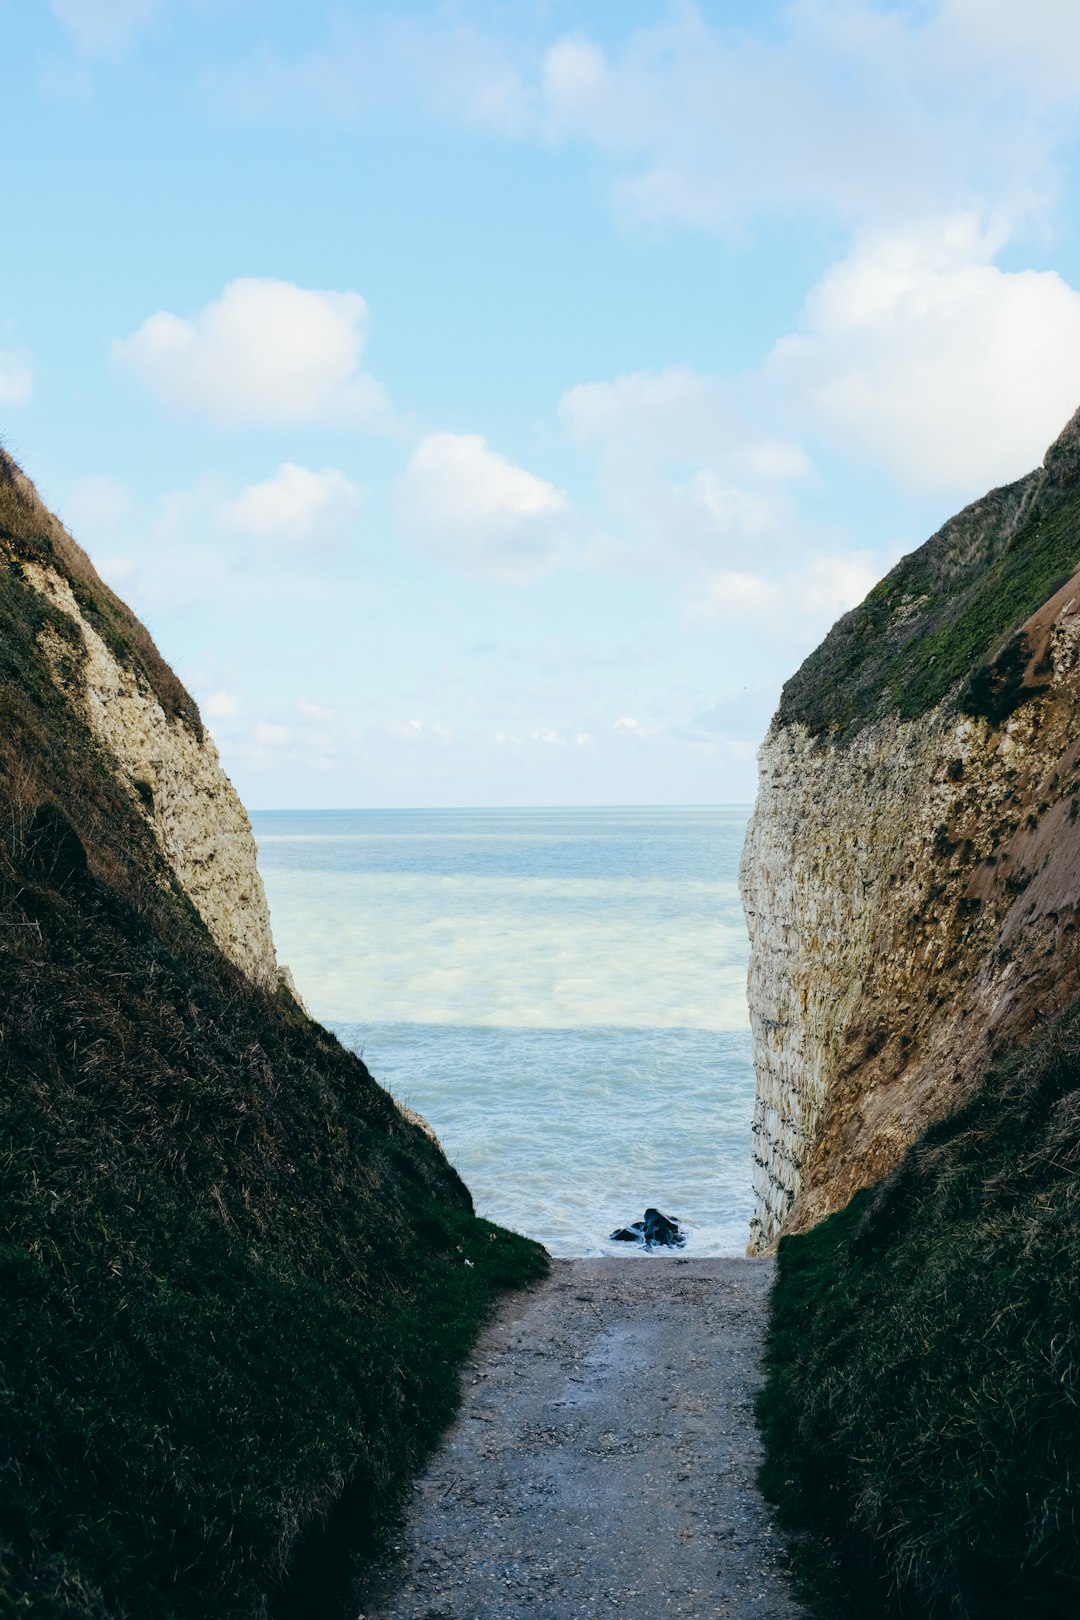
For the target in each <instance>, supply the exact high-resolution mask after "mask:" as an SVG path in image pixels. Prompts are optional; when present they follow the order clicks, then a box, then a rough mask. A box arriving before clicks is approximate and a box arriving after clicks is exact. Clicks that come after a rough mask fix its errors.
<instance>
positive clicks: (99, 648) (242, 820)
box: [23, 563, 278, 990]
mask: <svg viewBox="0 0 1080 1620" xmlns="http://www.w3.org/2000/svg"><path fill="white" fill-rule="evenodd" d="M23 576H24V578H25V579H26V580H27V581H28V583H29V584H30V585H32V586H33V588H34V589H35V590H36V591H38V592H40V594H41V595H42V596H43V597H45V598H46V600H47V601H48V602H50V603H51V604H52V606H53V607H56V608H59V609H60V611H61V612H62V613H65V614H67V616H68V617H69V618H70V619H71V620H72V622H73V623H74V625H75V626H76V628H77V630H78V633H79V636H80V638H81V640H82V644H83V649H84V656H83V657H82V658H81V659H80V660H78V665H77V671H78V672H77V674H75V675H74V677H72V676H71V675H69V674H66V673H65V666H66V665H67V663H68V661H69V659H70V645H69V644H68V643H66V642H65V641H63V640H61V639H60V638H59V637H58V636H57V635H56V633H55V631H52V630H50V629H48V628H46V629H45V630H43V631H42V633H41V639H42V647H43V650H44V651H45V652H46V654H47V655H48V656H49V659H50V662H51V664H52V666H53V669H54V673H55V674H56V677H57V679H58V680H61V681H64V683H65V685H66V689H67V691H68V695H69V697H70V699H71V701H72V702H73V703H74V704H75V705H76V706H77V707H78V708H79V710H80V712H81V714H82V715H83V717H84V718H85V719H86V720H87V721H88V722H89V725H90V729H91V731H92V732H93V734H94V736H95V737H96V738H97V740H98V742H99V743H100V744H101V746H102V747H103V748H104V749H106V750H107V752H108V754H109V756H110V758H111V759H112V760H113V761H114V762H115V770H116V772H117V774H118V775H119V776H120V777H121V779H122V780H123V781H124V782H125V783H126V784H127V787H128V791H129V793H130V795H131V799H132V802H133V803H134V804H135V806H136V808H137V809H138V810H139V812H140V813H141V814H142V816H143V817H144V818H145V820H146V822H147V825H148V826H149V827H150V829H151V831H152V832H153V835H154V837H155V839H156V841H157V843H158V845H159V846H160V849H161V852H162V854H163V855H164V857H165V860H166V862H167V863H168V866H169V868H170V869H171V871H172V872H173V873H174V875H175V877H176V879H177V881H178V882H179V884H180V887H181V888H182V889H183V890H184V892H185V893H186V894H187V896H188V898H189V899H190V900H191V901H192V903H193V904H194V906H195V909H196V910H197V911H198V913H199V915H200V917H201V918H202V920H203V922H204V923H205V924H206V926H207V928H208V929H209V931H210V935H211V937H212V939H213V940H214V943H215V944H216V945H217V946H218V948H219V950H221V951H222V952H223V954H224V955H225V956H227V957H228V958H229V960H230V962H232V963H234V964H235V966H236V967H238V968H240V969H241V971H242V972H244V973H245V974H246V975H247V977H248V978H249V979H250V980H251V981H252V982H253V983H254V984H257V985H259V986H261V987H262V988H263V989H265V990H272V989H274V988H275V986H276V985H277V982H278V967H277V960H276V957H275V954H274V940H273V935H272V933H271V931H270V913H269V910H268V908H267V904H266V894H265V892H264V890H263V885H262V879H261V878H260V876H259V873H258V869H257V867H256V864H255V839H254V837H253V836H252V831H251V824H250V822H249V821H248V818H247V813H246V812H245V810H244V807H243V805H242V804H241V803H240V800H239V798H238V797H237V794H236V790H235V789H234V787H233V785H232V783H231V782H230V781H229V779H228V777H227V776H226V775H225V772H224V771H223V770H222V768H221V764H220V762H219V760H218V754H217V749H216V748H215V747H214V744H213V740H212V739H211V738H210V737H209V736H208V734H207V733H206V732H204V731H201V730H200V731H196V730H195V728H194V727H193V726H192V725H191V723H190V722H189V721H188V720H187V719H186V718H185V717H183V716H181V715H173V716H171V717H170V716H169V715H167V714H166V713H165V710H164V709H163V707H162V705H161V702H160V701H159V699H158V698H157V696H156V695H155V693H154V692H153V690H152V689H151V688H150V685H149V683H148V682H147V681H146V680H145V679H144V678H140V672H139V670H138V669H137V668H135V667H132V666H130V665H129V666H127V667H125V665H124V664H122V663H121V662H120V660H119V659H118V658H117V657H116V655H115V654H114V653H112V652H111V651H110V649H109V647H108V646H107V645H106V643H105V641H104V639H103V637H102V636H101V635H100V634H99V632H98V631H97V630H96V629H95V628H94V626H93V625H92V624H91V623H89V621H88V620H87V618H86V617H85V616H84V615H83V613H82V611H81V610H80V607H79V603H78V601H77V600H76V598H75V594H74V592H73V590H72V588H71V585H70V583H69V582H68V580H67V579H65V578H64V577H63V575H61V574H59V573H58V572H57V571H56V569H54V568H46V567H43V566H42V565H41V564H37V563H27V564H25V565H24V568H23Z"/></svg>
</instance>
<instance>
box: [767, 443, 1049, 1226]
mask: <svg viewBox="0 0 1080 1620" xmlns="http://www.w3.org/2000/svg"><path fill="white" fill-rule="evenodd" d="M1078 436H1080V435H1078V425H1077V422H1076V421H1075V419H1074V422H1073V423H1071V424H1070V426H1069V428H1068V429H1067V430H1066V433H1065V434H1064V435H1063V436H1062V439H1061V440H1059V441H1058V443H1057V444H1056V445H1055V446H1054V447H1052V449H1051V451H1050V452H1049V453H1048V456H1047V460H1046V463H1045V466H1044V468H1042V469H1040V470H1039V471H1038V472H1037V473H1035V474H1032V475H1031V476H1030V477H1029V478H1028V479H1025V480H1022V481H1021V483H1020V484H1017V485H1014V486H1011V488H1010V489H1008V490H1005V491H997V492H995V493H994V494H993V495H991V496H989V497H987V499H986V501H984V502H981V503H977V504H976V506H974V507H972V508H969V509H968V510H967V511H966V512H965V513H962V514H961V515H960V517H959V518H958V519H955V520H953V523H952V524H950V525H946V528H945V529H944V530H942V531H941V533H940V534H939V535H937V536H935V537H934V539H933V540H932V541H930V542H928V543H927V546H926V547H924V548H922V551H921V552H920V553H915V554H914V555H913V558H911V559H906V560H905V563H902V564H901V565H900V566H899V568H898V569H897V570H896V571H894V574H893V575H890V576H889V579H888V580H886V581H884V582H883V584H882V585H881V586H879V587H877V589H876V591H875V592H874V593H871V597H870V598H868V600H867V603H866V604H864V606H863V607H862V608H860V609H857V610H856V611H855V613H854V614H851V615H848V616H847V618H846V619H845V620H844V621H841V624H840V625H839V626H837V628H836V630H834V631H833V632H832V635H831V636H830V638H829V639H828V640H827V641H826V643H825V644H823V647H822V648H821V649H819V653H818V654H816V655H814V658H812V659H811V660H809V661H808V663H807V665H806V666H804V669H803V670H802V671H800V673H799V675H798V676H797V677H796V678H795V680H794V681H793V682H792V683H789V687H788V688H786V689H785V695H784V701H783V702H782V704H781V708H780V711H779V713H778V715H777V717H776V719H775V720H774V722H773V725H772V727H771V728H770V731H769V734H768V737H767V739H766V741H765V743H764V745H763V747H762V750H761V755H760V781H759V794H758V800H757V805H756V808H755V812H754V816H753V819H752V821H751V825H750V829H749V832H748V836H747V842H746V847H745V851H744V855H743V864H742V889H743V897H744V904H745V907H746V913H747V919H748V923H749V929H750V940H751V962H750V976H749V999H750V1012H751V1021H752V1027H753V1038H754V1058H755V1067H756V1072H757V1101H756V1108H755V1119H754V1178H755V1214H754V1220H753V1227H752V1233H751V1249H752V1250H756V1251H760V1250H764V1249H768V1248H769V1247H771V1246H772V1245H773V1244H774V1243H775V1241H776V1239H777V1237H778V1236H779V1235H780V1234H781V1233H782V1232H789V1231H798V1230H800V1229H802V1228H804V1227H806V1226H808V1225H811V1224H813V1223H814V1222H816V1221H817V1220H819V1219H821V1218H822V1217H823V1216H824V1215H826V1214H829V1213H831V1212H832V1211H833V1210H835V1209H837V1208H839V1207H841V1206H842V1205H843V1204H844V1203H846V1202H847V1200H848V1199H849V1198H850V1196H851V1195H852V1193H854V1192H855V1191H856V1190H857V1189H858V1188H860V1187H862V1186H866V1185H869V1184H870V1183H873V1182H875V1181H877V1180H878V1179H879V1178H880V1177H881V1176H882V1175H883V1174H884V1173H885V1172H886V1171H887V1170H889V1169H891V1168H892V1166H893V1165H895V1164H896V1163H897V1161H898V1160H899V1158H900V1157H901V1155H902V1153H903V1151H904V1149H905V1148H906V1147H907V1146H908V1145H909V1144H910V1143H911V1142H912V1141H913V1140H914V1139H915V1137H917V1136H918V1135H919V1134H920V1133H921V1132H922V1130H923V1129H924V1128H925V1126H926V1125H927V1124H928V1123H929V1122H930V1121H931V1120H933V1119H936V1118H938V1117H940V1116H942V1115H943V1114H946V1113H948V1112H950V1111H951V1110H952V1109H953V1108H954V1107H955V1106H956V1105H957V1104H958V1103H959V1102H960V1101H961V1100H963V1099H964V1098H965V1097H966V1096H967V1095H969V1094H970V1092H971V1090H972V1089H973V1088H974V1087H975V1086H976V1085H977V1084H978V1081H979V1080H980V1078H981V1077H982V1075H983V1074H984V1073H985V1071H986V1067H987V1064H988V1061H989V1059H990V1057H991V1056H992V1055H993V1054H994V1052H995V1051H996V1050H997V1049H998V1048H999V1047H1001V1046H1002V1045H1004V1044H1009V1043H1011V1042H1013V1041H1014V1040H1015V1039H1017V1038H1019V1037H1022V1036H1023V1035H1024V1034H1026V1033H1027V1032H1028V1031H1029V1030H1030V1029H1031V1028H1032V1027H1033V1026H1034V1025H1035V1024H1037V1023H1038V1022H1039V1021H1040V1020H1041V1019H1043V1018H1044V1017H1045V1016H1046V1015H1047V1014H1049V1013H1051V1012H1052V1011H1054V1010H1056V1009H1057V1008H1058V1007H1059V1006H1060V1005H1062V1004H1063V1003H1064V1001H1065V1000H1066V999H1068V998H1069V997H1070V996H1072V995H1074V994H1075V993H1076V990H1077V986H1078V982H1080V935H1078V932H1077V924H1078V921H1080V918H1078V906H1080V819H1078V817H1080V573H1077V572H1076V571H1075V570H1076V566H1077V564H1078V563H1080V502H1078V500H1077V496H1078V493H1080V490H1078V479H1077V469H1076V450H1077V442H1078ZM1051 587H1052V588H1051ZM1033 606H1034V611H1030V610H1031V608H1032V607H1033ZM1002 622H1004V625H1005V628H1004V631H1003V632H1002V631H1001V625H1002ZM988 627H989V630H988ZM995 632H996V633H995ZM965 638H967V641H966V643H965ZM980 639H981V645H978V646H977V652H976V656H975V657H972V656H971V655H970V653H968V654H967V655H966V664H967V667H966V669H964V670H963V671H962V673H961V672H960V671H959V670H958V669H957V668H956V667H955V666H956V663H957V649H958V647H959V648H961V650H962V649H963V648H964V647H965V645H967V646H970V645H971V644H973V643H978V642H979V640H980ZM939 658H940V659H941V660H942V661H943V662H944V661H947V660H948V659H950V658H951V659H952V660H953V666H954V667H953V668H951V669H948V670H946V672H945V677H944V678H943V677H942V675H941V673H940V671H938V672H935V664H936V662H937V660H938V659H939ZM912 672H913V673H912ZM860 683H861V684H860ZM905 683H906V684H905ZM853 690H854V691H855V692H856V694H857V702H855V703H853V702H852V697H851V694H852V691H853ZM928 699H929V701H928Z"/></svg>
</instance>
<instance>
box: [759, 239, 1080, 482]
mask: <svg viewBox="0 0 1080 1620" xmlns="http://www.w3.org/2000/svg"><path fill="white" fill-rule="evenodd" d="M997 245H998V243H997V241H996V240H995V238H994V237H993V236H991V235H989V234H988V233H987V232H985V231H983V230H980V228H979V226H978V224H977V222H976V221H975V220H973V219H972V218H971V217H970V216H961V217H959V218H953V219H949V220H945V221H935V222H932V223H931V224H929V225H926V226H921V227H919V228H917V229H909V230H906V231H897V232H890V233H886V234H884V235H874V236H870V237H867V238H866V239H864V240H863V241H862V242H860V243H859V244H858V245H857V246H856V248H855V250H854V251H853V252H852V254H851V255H850V257H849V258H847V259H845V260H844V261H843V262H842V263H840V264H838V265H836V266H835V267H834V268H833V269H832V270H831V271H830V272H829V273H828V275H826V276H825V278H824V279H823V280H822V281H821V282H820V283H819V285H818V286H817V287H816V288H815V289H814V291H813V292H812V293H811V295H810V297H809V298H808V300H807V303H806V308H805V312H804V323H803V324H804V331H803V332H802V334H801V335H798V336H794V337H789V338H785V339H784V340H783V341H782V342H781V343H779V344H778V345H777V346H776V348H775V349H774V351H773V353H772V356H771V357H770V360H769V369H770V370H771V372H772V373H773V375H774V376H776V377H778V378H781V379H782V380H783V382H784V383H785V385H786V386H788V387H790V388H794V389H796V390H797V391H798V392H799V393H800V394H801V396H802V398H803V400H804V402H805V404H806V406H807V407H808V408H809V410H810V411H811V412H812V413H813V415H814V417H815V418H816V419H818V420H819V421H822V422H824V423H826V424H827V425H829V426H830V427H831V428H832V430H833V431H834V433H836V434H837V435H838V436H839V437H840V439H841V440H842V441H843V443H844V444H845V445H847V446H848V447H849V448H851V449H853V450H855V451H856V452H858V453H860V454H869V455H871V456H873V457H874V458H875V459H876V460H878V461H880V462H882V463H884V465H886V466H887V467H889V468H890V469H891V470H892V471H893V472H894V473H895V474H896V475H897V476H898V477H900V478H902V479H904V480H906V481H908V482H910V483H912V484H914V485H916V486H918V487H920V488H924V489H941V490H950V491H965V492H970V493H978V492H981V490H982V489H984V488H986V487H987V486H988V485H990V484H1001V483H1004V482H1006V481H1007V480H1009V479H1011V478H1015V477H1019V476H1020V475H1021V474H1023V473H1025V472H1027V471H1028V470H1029V469H1030V468H1031V467H1033V466H1035V465H1036V464H1037V463H1038V462H1039V461H1040V460H1041V458H1042V454H1043V451H1044V450H1045V448H1046V446H1047V444H1049V443H1050V441H1051V440H1052V439H1053V438H1054V437H1055V435H1056V434H1057V433H1058V431H1059V430H1060V428H1061V426H1062V424H1063V423H1064V422H1065V421H1067V419H1068V418H1069V417H1070V416H1071V415H1072V413H1073V411H1074V410H1075V409H1076V408H1077V405H1078V404H1080V293H1078V292H1077V291H1076V290H1075V289H1074V288H1072V287H1070V286H1069V285H1068V284H1067V283H1066V282H1065V281H1063V280H1062V279H1061V277H1060V276H1058V275H1057V274H1055V273H1053V272H1050V271H1034V270H1023V271H1016V272H1011V271H1005V270H1002V269H1000V268H999V267H998V266H997V265H995V264H994V263H993V262H992V258H993V254H994V250H995V248H996V247H997Z"/></svg>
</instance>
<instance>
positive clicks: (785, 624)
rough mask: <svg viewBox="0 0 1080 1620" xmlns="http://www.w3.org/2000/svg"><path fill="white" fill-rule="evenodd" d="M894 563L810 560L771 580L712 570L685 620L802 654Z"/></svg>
mask: <svg viewBox="0 0 1080 1620" xmlns="http://www.w3.org/2000/svg"><path fill="white" fill-rule="evenodd" d="M893 561H895V558H894V557H891V556H890V557H883V556H880V555H877V554H875V553H873V552H867V551H861V552H849V553H847V554H845V555H840V556H834V557H813V558H811V559H809V560H808V561H807V562H805V563H803V564H802V565H801V566H799V567H797V568H794V569H789V570H787V571H785V572H783V573H780V574H776V575H772V576H769V575H766V574H763V573H751V572H749V571H748V570H747V571H738V570H734V569H730V570H717V571H716V572H715V573H714V574H712V575H710V576H709V578H708V579H706V580H705V582H704V584H703V587H702V588H701V589H699V591H698V592H697V594H696V595H695V596H694V598H693V600H692V601H691V602H690V603H689V607H688V610H689V612H690V615H691V617H694V618H700V619H711V620H715V621H717V622H720V623H725V624H729V625H737V626H746V625H748V624H752V625H754V626H756V627H758V628H759V629H761V630H764V631H765V632H766V633H768V634H769V635H772V636H774V637H776V638H777V639H779V640H783V641H785V642H794V643H795V644H797V649H798V650H799V651H801V652H802V653H806V652H809V651H810V649H811V647H813V646H814V645H815V643H816V642H817V641H819V640H820V639H821V637H822V636H823V635H824V634H825V632H826V631H827V630H828V629H829V628H830V626H831V625H833V624H834V623H835V622H836V620H837V619H838V618H839V617H840V616H841V614H843V613H846V612H847V611H848V610H849V609H850V608H853V607H856V606H858V604H859V603H860V602H861V601H862V600H863V598H864V597H865V596H866V593H867V592H868V591H869V590H870V589H871V587H872V586H873V585H875V584H876V583H877V581H878V580H879V579H880V578H881V576H882V574H884V573H885V572H886V570H887V569H888V568H889V567H890V566H891V564H892V562H893Z"/></svg>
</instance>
